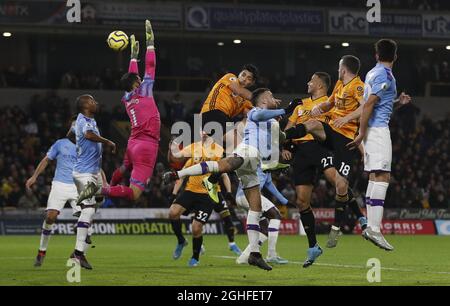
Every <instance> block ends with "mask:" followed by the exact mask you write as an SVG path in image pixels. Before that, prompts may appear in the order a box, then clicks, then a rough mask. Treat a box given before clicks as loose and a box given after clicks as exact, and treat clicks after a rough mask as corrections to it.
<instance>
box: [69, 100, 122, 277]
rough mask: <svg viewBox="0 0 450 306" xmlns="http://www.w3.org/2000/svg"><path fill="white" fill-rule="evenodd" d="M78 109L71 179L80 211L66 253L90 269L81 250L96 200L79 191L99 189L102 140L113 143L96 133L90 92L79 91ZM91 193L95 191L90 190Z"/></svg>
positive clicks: (94, 110)
mask: <svg viewBox="0 0 450 306" xmlns="http://www.w3.org/2000/svg"><path fill="white" fill-rule="evenodd" d="M77 108H78V111H79V114H78V117H77V120H76V122H75V126H74V127H73V129H74V132H75V137H76V151H77V159H76V162H75V165H74V169H73V180H74V182H75V185H76V187H77V191H78V194H79V197H78V201H77V205H80V206H81V215H80V217H79V218H78V223H77V241H76V245H75V250H74V252H73V253H72V255H71V256H70V258H73V259H75V260H77V261H79V262H80V265H81V266H82V267H83V268H86V269H92V266H91V265H90V264H89V263H88V261H87V259H86V257H85V255H84V251H85V249H86V237H87V235H88V228H89V226H90V224H91V222H92V218H93V216H94V213H95V205H96V200H95V196H93V197H89V198H87V197H83V193H82V192H83V191H85V190H88V191H89V188H96V190H98V189H99V187H101V185H102V175H101V162H102V144H104V145H106V146H108V147H110V148H111V149H112V152H113V153H115V151H116V145H115V143H114V142H112V141H111V140H108V139H106V138H103V137H101V136H100V132H99V130H98V127H97V122H96V121H95V119H94V115H95V114H96V112H97V110H98V103H97V101H95V99H94V98H93V97H92V96H91V95H82V96H79V97H78V98H77ZM94 193H95V192H94Z"/></svg>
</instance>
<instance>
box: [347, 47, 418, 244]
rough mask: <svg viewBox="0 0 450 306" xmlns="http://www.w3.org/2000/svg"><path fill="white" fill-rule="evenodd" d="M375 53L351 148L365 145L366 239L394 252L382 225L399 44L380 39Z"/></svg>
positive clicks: (403, 98) (407, 99)
mask: <svg viewBox="0 0 450 306" xmlns="http://www.w3.org/2000/svg"><path fill="white" fill-rule="evenodd" d="M375 52H376V59H377V65H376V66H375V67H374V68H373V69H372V70H370V71H369V72H368V73H367V76H366V81H365V86H364V106H363V110H362V114H361V119H360V128H359V135H358V136H357V137H356V138H355V140H354V141H353V142H351V143H349V144H348V146H349V147H352V148H355V147H357V146H359V145H360V144H361V142H362V143H363V145H364V152H365V154H364V171H367V172H369V173H370V175H369V184H368V186H367V191H366V207H367V217H368V226H367V228H366V229H365V230H364V231H363V237H364V238H365V239H366V240H369V241H371V242H372V243H374V244H375V245H376V246H378V247H380V248H382V249H385V250H387V251H392V250H394V247H393V246H392V245H390V244H389V243H388V242H387V241H386V239H385V238H384V237H383V235H382V233H381V222H382V220H383V210H384V209H383V208H384V200H385V198H386V192H387V189H388V186H389V180H390V172H391V162H392V142H391V134H390V132H389V120H390V118H391V114H392V111H393V108H394V103H395V101H396V100H395V98H396V96H397V88H396V81H395V78H394V75H393V74H392V67H393V65H394V62H395V60H396V59H397V44H396V42H395V41H393V40H390V39H381V40H379V41H378V42H377V43H376V44H375ZM398 101H399V102H400V104H402V105H403V104H406V103H409V102H410V101H411V97H409V96H408V95H406V94H404V93H402V94H401V95H400V97H399V99H398Z"/></svg>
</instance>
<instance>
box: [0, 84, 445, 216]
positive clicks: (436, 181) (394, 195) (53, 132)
mask: <svg viewBox="0 0 450 306" xmlns="http://www.w3.org/2000/svg"><path fill="white" fill-rule="evenodd" d="M179 104H182V103H180V97H179V96H177V95H175V96H174V98H173V101H170V102H167V105H164V108H165V111H164V112H162V117H163V118H162V119H163V122H166V123H167V122H170V121H171V119H170V118H168V117H171V116H172V117H173V116H178V117H177V119H178V118H179V119H180V120H181V119H183V118H184V119H186V118H187V117H189V113H187V112H185V111H184V109H183V107H180V105H179ZM71 115H72V112H71V107H70V102H69V101H68V100H67V99H62V98H60V97H59V96H57V95H56V94H55V93H54V92H51V91H50V92H48V93H47V94H45V95H36V96H34V97H33V98H32V99H31V102H30V104H29V106H28V109H26V110H25V109H21V108H19V107H17V106H6V107H5V106H3V107H0V207H6V206H12V207H17V208H25V209H34V208H37V207H45V205H46V202H47V197H48V194H49V191H50V187H51V181H52V177H53V174H54V169H55V165H54V164H50V165H49V166H48V167H47V169H46V171H45V173H44V174H43V175H41V176H40V177H39V179H38V180H37V182H36V184H35V185H34V186H33V188H32V190H31V192H27V191H26V190H25V182H26V180H27V178H29V177H30V176H31V175H32V173H33V171H34V169H35V168H36V166H37V164H38V163H39V161H40V160H41V159H42V158H43V157H44V156H45V154H46V152H47V150H48V149H49V147H50V146H51V145H52V143H53V142H54V141H55V140H57V139H58V138H61V137H64V135H65V134H66V132H67V130H68V128H69V124H70V120H69V119H70V117H71ZM96 119H97V122H98V125H99V127H100V130H101V132H102V134H103V135H105V136H106V137H109V136H110V125H111V124H110V123H111V121H112V120H128V118H127V117H126V113H124V111H123V109H122V108H121V107H120V106H118V107H116V108H113V110H112V112H111V113H109V112H101V113H99V114H98V115H97V116H96ZM111 119H112V120H111ZM391 131H392V141H393V169H392V183H391V186H390V188H389V190H388V195H387V199H386V207H389V208H393V207H402V208H448V209H449V208H450V200H449V199H450V160H449V152H450V146H449V142H450V140H449V139H450V135H449V134H450V114H447V116H446V117H445V119H443V120H440V121H433V120H431V119H430V118H427V117H423V118H422V119H420V120H419V110H418V108H417V107H416V106H414V105H413V104H412V105H408V106H404V107H403V108H401V109H400V110H399V111H397V113H395V115H394V118H393V120H392V127H391ZM124 149H125V148H121V150H119V154H117V155H112V154H111V153H110V152H107V151H105V152H104V158H103V169H104V171H105V173H106V175H107V177H108V178H110V176H111V174H112V172H113V170H114V169H115V168H116V167H118V166H120V164H121V161H122V156H123V151H124ZM160 153H161V154H160V155H161V156H160V159H159V161H158V163H157V165H156V167H155V171H154V175H153V178H152V179H151V182H150V184H149V185H148V186H147V188H146V190H145V192H144V196H143V197H141V198H140V199H139V200H138V201H137V202H135V203H128V202H119V201H112V200H110V199H107V200H106V201H105V203H104V204H103V205H104V207H168V206H169V204H170V203H169V202H168V195H169V194H170V193H171V191H172V187H173V185H172V184H170V185H164V184H163V183H162V181H161V174H162V173H163V172H164V171H166V169H167V166H166V165H165V163H164V160H165V156H164V153H163V152H160ZM291 171H292V170H288V171H287V172H280V173H274V175H273V179H274V181H275V183H276V185H277V187H278V188H279V190H280V191H281V192H282V193H283V194H284V195H285V196H286V197H287V198H288V199H289V201H290V202H291V203H295V191H294V186H293V185H292V179H291V178H290V175H291ZM352 177H353V179H352V182H351V186H352V188H353V190H354V194H355V195H356V197H357V200H358V201H359V203H360V204H361V205H363V201H362V199H363V197H364V192H365V188H366V185H367V175H366V174H363V171H362V162H361V160H359V159H357V160H355V165H354V170H353V175H352ZM124 183H127V182H126V181H125V182H124ZM333 198H334V190H333V188H332V187H331V186H330V185H329V184H328V183H327V182H326V181H325V180H324V179H323V178H319V180H318V182H317V184H316V187H315V191H314V195H313V199H312V202H313V206H314V207H332V206H333Z"/></svg>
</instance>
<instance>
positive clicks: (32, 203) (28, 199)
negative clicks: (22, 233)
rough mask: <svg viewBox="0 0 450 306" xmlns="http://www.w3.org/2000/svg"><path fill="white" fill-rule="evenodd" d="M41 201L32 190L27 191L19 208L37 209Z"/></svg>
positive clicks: (21, 198) (21, 199)
mask: <svg viewBox="0 0 450 306" xmlns="http://www.w3.org/2000/svg"><path fill="white" fill-rule="evenodd" d="M39 204H40V203H39V200H38V198H37V197H36V196H35V195H34V193H33V192H32V191H30V190H28V189H27V190H26V191H25V194H24V195H23V196H21V197H20V199H19V203H17V208H20V209H36V208H38V207H39Z"/></svg>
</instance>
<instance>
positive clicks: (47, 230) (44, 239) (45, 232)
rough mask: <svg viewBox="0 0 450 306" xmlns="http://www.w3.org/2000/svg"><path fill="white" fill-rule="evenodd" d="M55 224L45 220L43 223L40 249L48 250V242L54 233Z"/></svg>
mask: <svg viewBox="0 0 450 306" xmlns="http://www.w3.org/2000/svg"><path fill="white" fill-rule="evenodd" d="M52 226H53V224H48V223H47V222H46V221H45V220H44V223H43V224H42V233H41V242H40V244H39V251H47V247H48V242H49V241H50V236H51V234H52Z"/></svg>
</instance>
